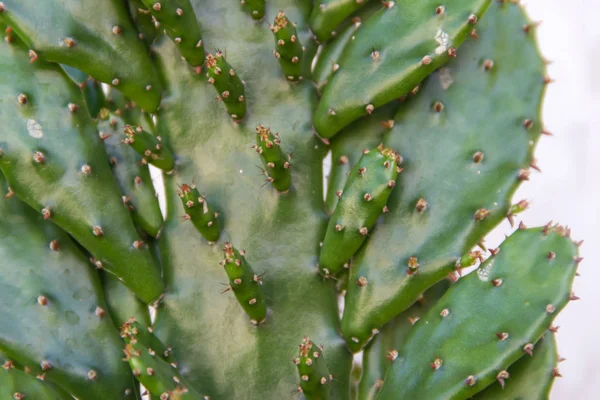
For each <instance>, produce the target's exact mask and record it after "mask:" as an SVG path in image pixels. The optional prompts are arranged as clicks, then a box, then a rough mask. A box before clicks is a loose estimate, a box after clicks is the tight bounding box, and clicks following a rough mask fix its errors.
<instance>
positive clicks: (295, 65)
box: [271, 11, 304, 81]
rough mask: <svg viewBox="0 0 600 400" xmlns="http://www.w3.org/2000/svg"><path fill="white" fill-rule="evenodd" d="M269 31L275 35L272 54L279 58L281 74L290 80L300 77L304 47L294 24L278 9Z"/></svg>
mask: <svg viewBox="0 0 600 400" xmlns="http://www.w3.org/2000/svg"><path fill="white" fill-rule="evenodd" d="M271 31H272V32H273V35H274V36H275V45H276V47H275V50H274V52H273V54H274V55H275V58H277V59H278V60H279V64H280V65H281V69H282V70H283V74H284V75H285V77H286V78H287V79H288V80H290V81H297V80H300V79H302V53H303V52H304V48H303V47H302V43H300V39H298V33H297V32H296V25H295V24H294V23H293V22H291V21H290V20H289V19H288V17H286V16H285V13H284V12H283V11H279V12H278V13H277V16H276V17H275V22H274V23H273V25H271Z"/></svg>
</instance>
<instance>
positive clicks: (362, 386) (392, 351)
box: [357, 280, 450, 400]
mask: <svg viewBox="0 0 600 400" xmlns="http://www.w3.org/2000/svg"><path fill="white" fill-rule="evenodd" d="M449 286H450V282H449V281H448V280H443V281H441V282H438V283H437V284H436V285H435V286H433V287H431V288H430V289H429V290H427V291H426V292H425V293H423V295H422V296H421V297H419V299H418V300H417V301H416V302H415V304H413V305H412V306H411V307H410V308H408V309H407V310H405V311H404V312H403V313H402V314H400V315H398V316H397V317H396V318H394V319H393V320H392V321H390V323H389V324H387V325H386V326H384V327H383V328H382V329H381V332H380V333H379V334H378V335H377V336H375V338H374V339H373V341H372V342H371V343H370V344H369V346H368V347H367V348H366V349H365V351H364V355H363V373H362V376H361V379H360V383H359V386H358V396H359V397H357V398H360V399H365V400H367V399H369V400H370V399H374V398H375V396H376V395H377V393H378V392H379V389H380V388H381V385H382V384H383V378H384V377H385V374H386V372H387V371H388V369H389V367H390V366H391V365H392V363H393V362H394V361H395V360H396V358H397V357H398V351H401V350H402V349H404V348H405V346H406V339H407V337H408V335H409V333H410V332H411V331H412V329H414V326H415V324H416V323H417V322H418V321H419V320H420V319H421V318H422V317H423V316H424V315H425V314H427V312H429V310H430V309H431V308H432V307H433V306H434V305H435V304H436V302H437V301H438V300H439V299H440V297H442V296H443V295H444V293H446V291H447V290H448V287H449Z"/></svg>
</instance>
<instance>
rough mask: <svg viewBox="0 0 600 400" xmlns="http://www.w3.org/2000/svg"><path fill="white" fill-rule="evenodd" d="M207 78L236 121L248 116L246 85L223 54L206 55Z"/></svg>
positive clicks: (218, 52)
mask: <svg viewBox="0 0 600 400" xmlns="http://www.w3.org/2000/svg"><path fill="white" fill-rule="evenodd" d="M206 67H207V72H206V77H207V78H208V82H209V83H210V84H212V85H214V87H215V89H216V90H217V93H218V94H219V96H218V99H219V100H220V101H222V102H223V103H224V104H225V108H227V112H228V113H229V115H230V116H231V118H233V119H234V120H236V121H239V120H241V119H242V118H244V116H245V115H246V96H245V89H244V84H243V82H242V80H241V79H240V77H239V76H238V74H237V72H236V70H234V69H233V68H232V67H231V65H229V63H228V62H227V61H226V60H225V57H224V56H223V53H221V52H220V51H217V52H216V53H215V55H214V56H213V55H212V54H207V55H206Z"/></svg>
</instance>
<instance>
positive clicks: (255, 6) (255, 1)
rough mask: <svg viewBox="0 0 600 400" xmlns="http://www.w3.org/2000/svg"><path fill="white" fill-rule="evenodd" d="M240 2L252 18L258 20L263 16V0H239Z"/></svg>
mask: <svg viewBox="0 0 600 400" xmlns="http://www.w3.org/2000/svg"><path fill="white" fill-rule="evenodd" d="M240 4H241V5H242V6H243V8H245V9H246V10H247V11H248V12H249V13H250V15H251V16H252V18H253V19H256V20H259V19H262V18H263V17H264V16H265V0H241V1H240Z"/></svg>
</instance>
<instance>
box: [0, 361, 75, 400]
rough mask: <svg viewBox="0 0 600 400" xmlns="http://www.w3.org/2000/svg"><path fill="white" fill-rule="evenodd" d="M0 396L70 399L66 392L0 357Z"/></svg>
mask: <svg viewBox="0 0 600 400" xmlns="http://www.w3.org/2000/svg"><path fill="white" fill-rule="evenodd" d="M0 363H3V366H4V368H2V369H0V398H2V399H7V400H8V399H16V400H21V399H28V400H29V399H30V400H72V399H73V397H72V396H71V395H69V394H68V393H64V392H62V391H58V390H56V389H55V388H53V387H52V386H51V385H49V384H47V383H45V382H44V381H41V380H39V379H37V378H36V377H35V376H32V375H28V374H26V373H25V372H23V371H20V370H18V369H16V368H14V367H12V366H11V361H10V360H3V359H2V358H0Z"/></svg>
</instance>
